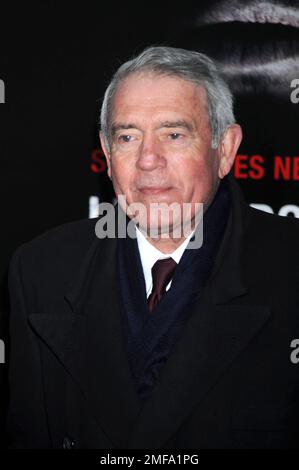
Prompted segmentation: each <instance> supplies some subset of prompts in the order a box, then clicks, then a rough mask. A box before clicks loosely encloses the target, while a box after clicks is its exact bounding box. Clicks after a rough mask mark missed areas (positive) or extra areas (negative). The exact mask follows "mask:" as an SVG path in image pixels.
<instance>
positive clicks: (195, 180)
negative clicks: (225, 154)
mask: <svg viewBox="0 0 299 470" xmlns="http://www.w3.org/2000/svg"><path fill="white" fill-rule="evenodd" d="M214 173H215V171H214V168H213V167H212V165H209V164H207V162H206V161H205V160H201V161H197V162H193V163H192V164H190V165H188V166H186V167H185V170H184V171H183V172H182V174H181V181H182V183H183V185H184V188H185V193H186V198H187V199H193V200H196V202H204V201H205V200H206V199H208V198H209V195H210V193H211V192H212V191H213V188H214V184H215V174H214Z"/></svg>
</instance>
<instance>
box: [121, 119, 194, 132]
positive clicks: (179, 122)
mask: <svg viewBox="0 0 299 470" xmlns="http://www.w3.org/2000/svg"><path fill="white" fill-rule="evenodd" d="M162 127H167V128H175V127H183V128H185V129H187V130H188V131H189V132H193V130H194V127H193V126H192V124H190V123H189V122H188V121H185V120H184V119H179V120H177V121H162V122H161V123H160V124H159V125H158V126H157V129H161V128H162ZM125 129H138V130H140V128H139V127H138V126H137V124H134V123H133V122H130V123H122V122H119V123H114V124H112V135H115V134H116V132H118V131H120V130H125Z"/></svg>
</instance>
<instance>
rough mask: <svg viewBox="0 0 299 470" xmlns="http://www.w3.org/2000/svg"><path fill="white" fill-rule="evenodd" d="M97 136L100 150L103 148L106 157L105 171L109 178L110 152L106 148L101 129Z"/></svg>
mask: <svg viewBox="0 0 299 470" xmlns="http://www.w3.org/2000/svg"><path fill="white" fill-rule="evenodd" d="M99 137H100V142H101V147H102V150H103V152H104V155H105V158H106V163H107V173H108V176H109V178H110V179H111V155H110V152H109V151H108V149H107V146H106V142H105V139H104V135H103V133H102V131H100V133H99Z"/></svg>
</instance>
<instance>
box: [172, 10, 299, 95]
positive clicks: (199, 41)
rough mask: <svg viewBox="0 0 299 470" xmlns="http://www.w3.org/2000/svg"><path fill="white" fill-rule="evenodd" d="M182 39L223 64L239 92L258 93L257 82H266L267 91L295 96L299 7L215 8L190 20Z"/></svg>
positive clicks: (186, 44)
mask: <svg viewBox="0 0 299 470" xmlns="http://www.w3.org/2000/svg"><path fill="white" fill-rule="evenodd" d="M179 38H180V39H178V40H180V43H181V44H182V41H183V43H184V46H185V47H187V48H190V49H197V50H200V51H202V52H205V53H207V54H208V55H211V56H212V57H213V58H214V59H216V60H218V61H219V62H220V64H221V69H222V70H223V73H224V76H225V77H226V78H227V79H228V80H229V81H230V83H231V85H232V88H233V89H234V91H238V89H240V88H241V89H242V90H245V91H252V88H254V86H253V82H254V80H256V79H258V80H259V86H260V84H261V81H260V79H261V78H263V77H264V83H265V87H267V89H266V91H269V89H270V88H272V87H273V86H275V87H277V86H278V88H283V89H284V91H285V90H287V91H288V92H289V87H290V81H291V80H292V79H293V78H296V77H295V75H296V71H298V60H299V7H298V8H296V7H294V6H287V5H285V4H282V3H275V4H273V3H271V2H257V1H249V2H246V4H242V3H241V2H240V1H238V2H237V1H223V2H211V3H210V6H206V7H204V8H203V9H202V11H200V10H198V11H197V12H196V11H195V12H194V13H193V15H192V16H191V15H190V16H189V17H188V18H186V20H185V21H184V22H183V31H182V30H180V32H179ZM184 46H183V47H184ZM248 79H249V80H248ZM241 81H242V84H240V82H241ZM263 91H264V90H263ZM277 91H278V89H277V88H276V92H277Z"/></svg>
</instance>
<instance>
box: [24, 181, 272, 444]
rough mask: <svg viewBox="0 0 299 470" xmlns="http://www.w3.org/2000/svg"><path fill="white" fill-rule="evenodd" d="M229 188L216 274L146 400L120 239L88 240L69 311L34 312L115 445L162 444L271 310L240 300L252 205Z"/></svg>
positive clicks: (35, 323) (40, 328) (243, 291)
mask: <svg viewBox="0 0 299 470" xmlns="http://www.w3.org/2000/svg"><path fill="white" fill-rule="evenodd" d="M229 188H230V192H231V196H232V203H233V206H232V212H231V215H230V219H229V222H228V225H227V228H226V231H225V235H224V238H223V241H222V244H221V247H220V249H219V252H218V255H217V258H216V262H215V265H214V269H213V271H212V275H211V276H210V279H209V281H208V283H207V286H206V289H205V290H204V293H203V296H202V297H201V298H200V299H199V301H198V302H197V303H196V304H195V306H194V309H193V312H192V314H191V316H190V319H189V320H188V322H187V325H186V327H185V328H184V330H183V333H182V335H181V336H180V338H179V340H178V341H177V343H176V345H175V348H174V350H173V352H172V354H171V356H170V357H169V358H168V360H167V362H166V364H165V365H164V367H163V369H162V371H161V374H160V376H159V378H158V381H157V383H156V385H155V386H154V389H153V391H152V395H151V396H150V398H149V399H148V401H147V402H146V403H145V405H144V406H142V405H141V403H140V401H139V397H138V396H137V393H136V390H135V388H134V384H133V379H132V376H131V370H130V366H129V362H128V359H127V355H126V349H125V344H124V338H123V332H122V323H121V313H120V306H119V300H118V288H117V281H116V249H117V240H115V239H104V240H98V239H95V240H94V242H93V243H92V244H91V246H90V249H89V251H88V253H87V255H86V257H85V259H84V260H83V262H82V265H81V269H80V271H79V272H78V274H77V276H76V277H75V279H73V281H72V282H71V284H70V286H69V288H68V290H67V292H66V294H65V301H66V302H67V303H68V305H69V313H68V314H63V315H61V314H59V312H54V313H53V314H47V315H46V314H40V315H39V314H35V315H30V318H29V321H30V323H31V325H32V327H33V329H34V330H35V331H36V332H37V333H38V334H39V335H40V336H41V337H42V338H43V339H44V341H46V343H47V344H48V345H49V347H50V348H51V349H52V351H53V352H54V353H55V354H56V356H57V357H58V358H59V360H60V361H61V362H62V363H63V365H64V366H65V367H66V369H67V370H68V371H69V372H70V373H71V374H72V375H73V377H74V379H75V381H76V382H77V384H78V386H79V387H80V388H81V390H82V391H83V393H84V395H85V396H86V399H87V400H88V402H89V404H90V409H91V412H92V413H93V414H94V416H95V418H96V419H97V421H98V424H99V426H100V427H101V428H102V429H104V431H105V432H106V434H107V435H108V436H109V438H110V439H111V441H112V443H113V445H114V446H115V447H116V448H163V446H164V445H165V443H166V442H167V440H168V439H170V437H171V436H172V435H173V434H174V433H175V432H176V431H177V429H178V428H179V427H180V425H181V424H182V423H183V421H184V420H185V419H186V418H187V417H188V415H190V413H191V412H192V408H193V407H194V406H195V405H200V403H201V401H202V400H203V398H204V397H205V395H206V394H207V393H208V391H209V389H210V388H211V387H212V385H213V384H214V383H215V382H216V380H217V379H218V378H219V376H220V375H221V374H223V373H224V372H225V370H226V369H227V368H228V367H229V365H230V364H231V363H232V361H234V360H235V359H236V358H237V356H238V355H239V353H240V352H241V351H242V350H243V349H244V348H245V347H246V345H247V344H248V343H249V341H250V340H251V339H252V338H253V337H254V336H255V335H256V334H257V332H258V331H259V330H260V329H261V328H262V326H263V325H264V323H265V322H266V320H267V319H268V318H269V315H270V310H269V308H268V307H267V306H261V305H248V304H246V303H244V301H243V305H238V304H237V302H236V299H237V298H238V297H241V296H244V295H245V294H246V286H245V284H244V280H243V279H242V271H241V250H242V238H243V233H244V230H245V229H246V225H247V215H246V211H247V209H246V205H245V202H244V201H243V198H242V195H241V192H240V189H239V188H238V185H237V183H235V182H234V181H233V179H232V178H230V180H229ZM232 299H234V302H233V303H230V301H231V300H232ZM191 371H192V372H191Z"/></svg>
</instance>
